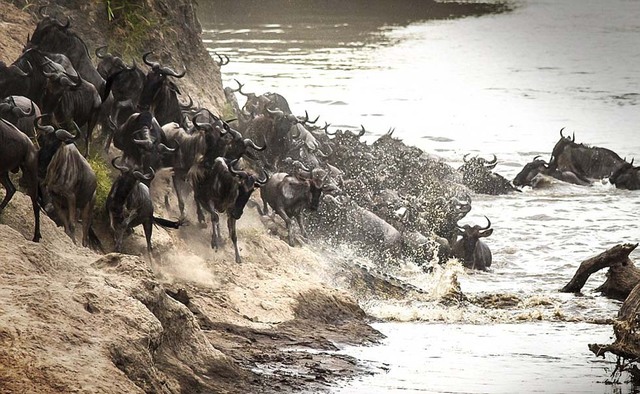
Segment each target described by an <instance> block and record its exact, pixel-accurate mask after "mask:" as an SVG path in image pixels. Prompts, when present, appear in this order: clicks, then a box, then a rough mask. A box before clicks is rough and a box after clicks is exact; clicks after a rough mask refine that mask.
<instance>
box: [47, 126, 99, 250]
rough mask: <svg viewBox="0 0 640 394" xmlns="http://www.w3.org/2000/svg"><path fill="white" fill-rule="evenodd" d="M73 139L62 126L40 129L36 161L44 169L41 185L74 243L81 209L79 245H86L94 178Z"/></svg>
mask: <svg viewBox="0 0 640 394" xmlns="http://www.w3.org/2000/svg"><path fill="white" fill-rule="evenodd" d="M74 139H75V136H74V135H72V134H71V133H69V132H68V131H66V130H63V129H58V130H56V131H55V132H54V131H53V130H51V131H49V132H43V133H40V135H39V136H38V143H39V145H40V151H39V152H38V165H39V167H40V168H43V169H46V170H45V171H46V175H45V177H44V180H43V182H42V186H43V188H44V190H45V191H46V194H47V195H48V196H49V197H50V198H51V202H52V203H53V206H54V208H55V213H56V216H57V218H59V219H60V220H61V221H62V223H63V225H64V230H65V232H66V233H67V235H68V236H69V237H71V239H72V240H73V242H74V243H75V242H76V238H75V226H76V221H77V220H76V214H77V210H80V211H81V212H82V213H81V215H80V217H81V219H82V246H88V242H89V232H90V229H91V222H92V217H93V206H94V204H95V197H96V187H97V180H96V174H95V172H94V171H93V169H92V168H91V166H90V165H89V163H88V162H87V160H86V159H85V158H84V157H83V156H82V155H81V154H80V152H78V149H77V148H76V145H75V144H74V143H73V140H74Z"/></svg>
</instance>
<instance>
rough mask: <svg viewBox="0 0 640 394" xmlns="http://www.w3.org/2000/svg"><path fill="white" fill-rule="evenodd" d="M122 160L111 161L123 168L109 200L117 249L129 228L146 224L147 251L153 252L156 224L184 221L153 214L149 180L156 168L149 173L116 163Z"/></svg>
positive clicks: (177, 226)
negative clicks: (152, 239) (152, 240)
mask: <svg viewBox="0 0 640 394" xmlns="http://www.w3.org/2000/svg"><path fill="white" fill-rule="evenodd" d="M118 160H119V158H118V157H116V158H114V159H113V160H112V161H111V164H112V165H113V166H114V167H115V168H117V169H118V170H120V176H119V177H118V179H116V181H115V182H114V183H113V185H112V186H111V190H110V191H109V195H108V197H107V202H106V208H107V211H108V212H109V224H110V226H111V229H112V230H113V237H114V241H115V250H116V252H120V251H121V250H122V239H123V237H124V234H125V232H126V231H127V230H128V229H131V228H134V227H136V226H139V225H142V227H143V229H144V235H145V238H146V241H147V251H148V252H149V253H151V250H152V245H151V235H152V233H153V225H154V224H159V225H160V226H163V227H168V228H179V227H180V226H181V225H182V222H181V221H171V220H167V219H163V218H159V217H155V216H153V202H152V201H151V195H150V194H149V187H148V186H147V185H146V184H145V182H151V180H152V179H153V177H154V172H153V169H151V171H150V172H149V173H147V174H143V173H141V172H140V171H138V170H135V169H132V168H130V167H129V166H128V165H125V164H122V163H120V164H118V163H116V161H118Z"/></svg>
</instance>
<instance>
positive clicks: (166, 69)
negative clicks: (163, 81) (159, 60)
mask: <svg viewBox="0 0 640 394" xmlns="http://www.w3.org/2000/svg"><path fill="white" fill-rule="evenodd" d="M160 72H161V73H163V74H165V75H169V76H171V77H175V78H182V77H184V76H185V75H186V74H187V68H186V67H184V66H183V70H182V72H181V73H180V74H178V73H177V72H176V71H174V70H173V69H172V68H169V67H161V68H160Z"/></svg>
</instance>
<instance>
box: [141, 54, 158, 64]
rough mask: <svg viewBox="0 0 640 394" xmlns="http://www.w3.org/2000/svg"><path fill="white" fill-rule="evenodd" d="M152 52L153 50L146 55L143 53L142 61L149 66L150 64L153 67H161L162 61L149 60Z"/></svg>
mask: <svg viewBox="0 0 640 394" xmlns="http://www.w3.org/2000/svg"><path fill="white" fill-rule="evenodd" d="M152 53H153V51H148V52H145V53H144V55H142V61H143V62H144V64H146V65H147V66H149V67H151V68H156V67H160V63H156V62H152V61H150V60H148V57H149V55H151V54H152Z"/></svg>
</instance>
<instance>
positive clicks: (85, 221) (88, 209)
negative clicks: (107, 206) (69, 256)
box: [82, 192, 96, 248]
mask: <svg viewBox="0 0 640 394" xmlns="http://www.w3.org/2000/svg"><path fill="white" fill-rule="evenodd" d="M95 201H96V193H95V192H94V193H93V196H91V200H90V201H89V203H87V205H85V207H84V208H83V209H82V246H84V247H85V248H86V247H87V246H88V245H89V229H90V228H91V220H92V216H93V205H94V204H95Z"/></svg>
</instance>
